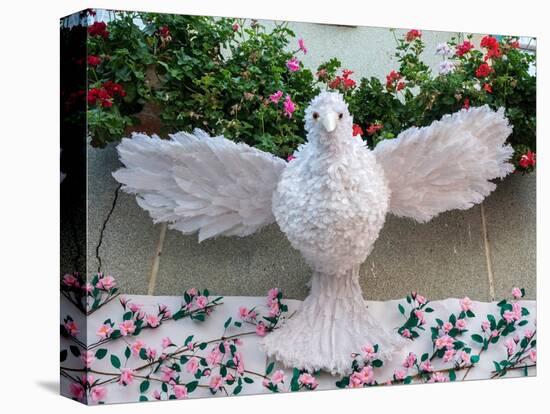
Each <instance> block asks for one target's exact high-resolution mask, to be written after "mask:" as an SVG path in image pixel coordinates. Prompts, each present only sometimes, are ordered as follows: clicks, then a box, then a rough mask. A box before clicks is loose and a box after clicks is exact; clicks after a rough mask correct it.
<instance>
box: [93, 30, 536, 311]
mask: <svg viewBox="0 0 550 414" xmlns="http://www.w3.org/2000/svg"><path fill="white" fill-rule="evenodd" d="M262 23H265V24H266V25H267V24H272V23H269V22H262ZM291 28H292V29H293V30H294V31H295V32H296V35H297V37H298V38H299V37H302V38H303V39H304V40H305V42H306V45H307V47H308V48H309V52H308V54H307V55H306V56H305V57H304V58H303V60H304V62H305V64H307V65H308V66H309V67H311V68H312V69H313V70H315V69H316V67H317V65H318V64H319V63H321V62H323V61H326V60H327V59H329V58H330V57H333V56H336V57H338V58H339V59H341V61H342V63H343V66H344V67H346V68H349V69H351V70H354V71H355V72H356V75H355V76H356V77H355V78H356V79H359V77H360V76H371V75H373V76H378V77H380V78H383V77H384V76H385V75H386V74H387V73H388V72H389V71H390V70H392V69H396V68H397V63H396V61H395V58H394V56H393V53H394V50H395V40H394V37H393V34H392V33H391V32H390V31H389V30H387V29H381V28H365V27H341V26H327V25H318V24H298V23H291ZM396 34H397V35H399V32H397V33H396ZM450 36H452V34H451V33H442V32H424V34H423V38H424V40H425V41H426V43H427V46H426V52H425V59H426V62H427V63H429V64H430V66H431V67H433V68H436V67H437V63H438V62H439V57H437V56H435V55H434V51H435V47H436V45H437V43H439V42H442V41H445V40H447V39H448V38H449V37H450ZM118 166H119V163H118V160H117V158H116V154H115V151H114V147H112V146H110V147H108V148H107V149H105V150H95V149H90V150H89V169H90V180H89V188H88V190H89V234H88V263H89V272H92V271H96V270H97V267H98V264H99V263H98V259H97V257H96V248H97V246H98V245H99V244H100V246H99V249H98V253H99V257H101V261H102V270H104V271H106V272H109V273H111V274H113V275H114V276H115V277H117V279H118V280H119V282H120V284H121V288H122V290H123V291H125V292H128V293H142V294H145V293H148V294H159V295H175V294H182V292H183V291H184V290H185V289H187V288H189V287H191V286H197V287H208V288H209V289H210V290H211V291H212V292H215V293H219V294H225V295H263V294H264V293H265V292H266V291H267V289H269V288H270V287H273V286H278V287H281V288H282V289H283V290H284V292H285V294H286V296H288V297H291V298H303V297H304V296H305V295H306V294H307V286H306V283H307V281H308V280H309V277H310V274H311V271H310V270H309V269H308V267H307V265H306V264H305V263H304V261H303V260H302V258H301V257H300V254H299V253H298V252H297V251H295V250H293V249H292V247H291V246H290V244H289V243H288V241H287V240H286V238H285V236H284V235H283V234H282V233H281V232H280V231H279V229H278V228H277V226H276V225H272V226H270V227H268V228H265V229H263V230H262V231H261V232H260V233H258V234H256V235H254V236H251V237H248V238H244V239H236V238H231V239H228V238H219V239H216V240H209V241H206V242H203V243H201V244H198V243H197V237H196V236H183V235H182V234H180V233H178V232H175V231H172V230H166V229H165V228H163V226H161V225H153V224H152V222H151V220H150V219H149V217H148V215H147V213H145V212H144V211H142V210H141V209H140V208H139V207H138V206H137V204H136V202H135V200H134V198H133V197H131V196H129V195H127V194H123V193H118V192H117V191H116V189H117V183H116V182H115V181H114V180H113V178H112V177H111V174H110V173H111V171H113V170H115V169H116V168H118ZM103 225H105V228H104V230H103V232H101V229H102V227H103ZM535 234H536V177H535V175H531V176H525V177H523V176H513V177H509V178H507V179H506V180H504V181H503V182H502V183H500V184H499V187H498V189H497V190H496V192H495V193H494V194H492V195H491V196H490V197H489V198H488V199H487V200H486V201H485V202H484V203H483V205H482V206H476V207H474V208H472V209H470V210H467V211H454V212H449V213H445V214H442V215H441V216H439V217H437V218H436V219H434V220H433V221H431V222H430V223H428V224H416V223H414V222H412V221H411V220H406V219H398V218H395V217H391V216H390V217H388V220H387V223H386V226H385V227H384V229H383V231H382V233H381V236H380V239H379V240H378V241H377V243H376V245H375V248H374V251H373V253H372V255H371V256H370V257H369V259H368V260H367V262H366V263H365V264H364V266H363V269H362V274H363V277H362V279H361V283H362V286H363V288H364V290H365V295H366V297H368V298H372V299H389V298H398V297H403V296H404V295H406V294H407V293H408V292H410V291H411V290H418V291H419V292H422V293H423V294H426V295H428V296H429V297H432V298H443V297H451V296H464V295H468V296H470V297H471V298H475V299H480V300H489V299H492V298H494V297H501V296H503V295H507V293H508V292H509V290H510V289H511V287H512V286H515V285H518V286H523V287H526V288H527V291H528V297H530V298H534V297H535V271H536V269H535V268H536V260H535V240H536V238H535ZM100 241H101V243H100Z"/></svg>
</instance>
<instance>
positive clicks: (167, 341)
mask: <svg viewBox="0 0 550 414" xmlns="http://www.w3.org/2000/svg"><path fill="white" fill-rule="evenodd" d="M172 344H173V342H172V340H171V339H170V338H169V337H165V338H162V342H161V346H162V349H165V348H168V347H169V346H170V345H172Z"/></svg>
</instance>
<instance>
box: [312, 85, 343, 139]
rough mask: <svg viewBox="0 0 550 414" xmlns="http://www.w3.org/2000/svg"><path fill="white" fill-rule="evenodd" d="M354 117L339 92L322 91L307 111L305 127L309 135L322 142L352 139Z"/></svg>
mask: <svg viewBox="0 0 550 414" xmlns="http://www.w3.org/2000/svg"><path fill="white" fill-rule="evenodd" d="M352 124H353V118H352V116H351V115H350V113H349V111H348V104H347V103H346V102H345V101H344V97H343V96H342V94H340V93H338V92H322V93H320V94H319V95H317V96H316V97H315V98H314V99H313V100H312V101H311V103H310V104H309V107H308V108H307V109H306V111H305V128H306V131H307V132H308V139H309V137H310V136H311V137H317V138H318V140H319V142H320V143H321V144H330V142H331V141H341V140H347V139H350V138H351V136H352Z"/></svg>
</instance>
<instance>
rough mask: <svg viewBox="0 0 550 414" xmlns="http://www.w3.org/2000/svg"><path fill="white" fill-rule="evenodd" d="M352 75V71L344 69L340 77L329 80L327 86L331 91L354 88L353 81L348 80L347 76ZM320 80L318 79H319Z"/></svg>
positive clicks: (354, 83)
mask: <svg viewBox="0 0 550 414" xmlns="http://www.w3.org/2000/svg"><path fill="white" fill-rule="evenodd" d="M352 73H353V71H351V70H349V69H344V70H343V71H342V76H336V78H334V79H333V80H331V81H330V82H329V84H328V87H329V88H331V89H338V88H340V87H341V86H342V87H343V88H344V89H346V90H347V89H351V88H354V87H355V85H356V82H355V81H354V80H353V79H350V78H349V76H350V75H351V74H352ZM319 78H320V77H319Z"/></svg>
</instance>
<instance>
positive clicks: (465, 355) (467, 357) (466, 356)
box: [460, 351, 471, 364]
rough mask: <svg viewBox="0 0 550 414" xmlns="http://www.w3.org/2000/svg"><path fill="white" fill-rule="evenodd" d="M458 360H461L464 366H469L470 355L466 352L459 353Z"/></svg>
mask: <svg viewBox="0 0 550 414" xmlns="http://www.w3.org/2000/svg"><path fill="white" fill-rule="evenodd" d="M460 359H461V360H462V362H464V363H465V364H469V363H470V361H471V357H470V354H469V353H467V352H464V351H462V352H461V353H460Z"/></svg>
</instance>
